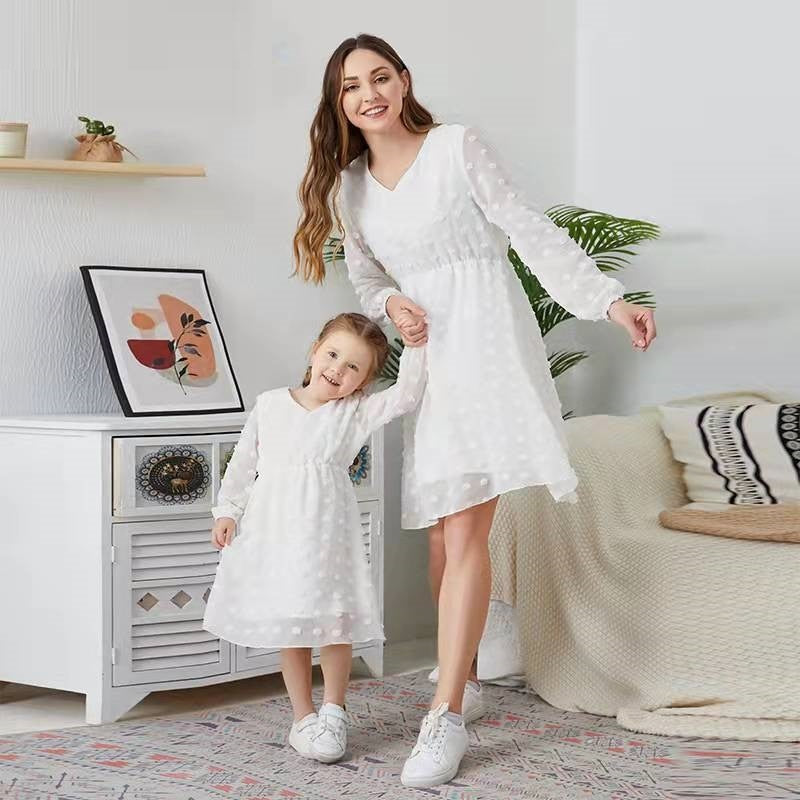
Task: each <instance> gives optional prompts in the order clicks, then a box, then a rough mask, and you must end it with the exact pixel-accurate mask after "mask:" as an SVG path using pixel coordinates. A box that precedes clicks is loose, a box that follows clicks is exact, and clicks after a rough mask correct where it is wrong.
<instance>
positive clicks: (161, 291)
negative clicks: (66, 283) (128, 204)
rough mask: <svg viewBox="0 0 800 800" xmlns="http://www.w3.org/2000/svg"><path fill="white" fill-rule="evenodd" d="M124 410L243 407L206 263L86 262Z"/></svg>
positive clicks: (85, 274)
mask: <svg viewBox="0 0 800 800" xmlns="http://www.w3.org/2000/svg"><path fill="white" fill-rule="evenodd" d="M81 273H82V275H83V281H84V285H85V286H86V292H87V294H88V297H89V305H90V306H91V309H92V314H93V315H94V320H95V324H96V325H97V331H98V333H99V335H100V343H101V345H102V347H103V354H104V355H105V359H106V364H107V365H108V369H109V372H110V374H111V380H112V382H113V384H114V389H115V390H116V393H117V397H118V398H119V402H120V405H121V406H122V409H123V411H124V413H125V415H126V416H129V417H133V416H153V415H166V414H170V415H171V414H210V413H220V412H226V411H241V410H243V408H244V406H243V405H242V397H241V394H240V392H239V386H238V384H237V383H236V378H235V376H234V374H233V368H232V367H231V363H230V360H229V358H228V352H227V350H226V348H225V340H224V339H223V337H222V330H221V329H220V327H219V323H218V321H217V318H216V314H215V313H214V307H213V305H212V303H211V296H210V294H209V292H208V284H207V283H206V277H205V272H204V271H203V270H201V269H149V268H145V267H99V266H98V267H88V266H87V267H81Z"/></svg>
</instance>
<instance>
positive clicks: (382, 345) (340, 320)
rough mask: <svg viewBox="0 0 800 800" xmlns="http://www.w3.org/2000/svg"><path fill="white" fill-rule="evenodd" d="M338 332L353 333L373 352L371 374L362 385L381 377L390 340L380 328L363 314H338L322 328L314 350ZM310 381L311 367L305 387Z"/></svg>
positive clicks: (307, 373) (304, 381)
mask: <svg viewBox="0 0 800 800" xmlns="http://www.w3.org/2000/svg"><path fill="white" fill-rule="evenodd" d="M337 331H345V332H347V333H352V334H353V335H354V336H357V337H358V338H359V339H361V341H362V342H364V344H366V345H367V346H368V347H369V348H370V349H371V350H372V356H373V358H372V365H371V367H370V370H369V372H368V373H367V374H366V375H365V376H364V382H363V383H362V384H361V386H362V387H364V386H366V385H367V384H368V383H370V382H371V381H373V380H375V378H376V377H377V376H378V375H380V373H381V372H382V370H383V368H384V366H385V365H386V359H387V358H388V357H389V340H388V339H387V338H386V335H385V334H384V332H383V331H382V330H381V329H380V327H379V326H378V325H376V324H375V323H374V322H373V321H372V320H371V319H369V318H368V317H365V316H364V315H363V314H354V313H346V314H338V315H337V316H335V317H334V318H333V319H329V320H328V321H327V322H326V323H325V324H324V325H323V326H322V330H321V331H320V334H319V336H318V337H317V340H316V341H315V342H314V348H313V349H316V347H318V346H319V345H320V344H322V342H324V341H325V339H327V338H328V337H329V336H330V335H331V334H333V333H336V332H337ZM310 381H311V367H310V366H309V367H308V368H307V369H306V374H305V376H304V377H303V386H308V384H309V382H310Z"/></svg>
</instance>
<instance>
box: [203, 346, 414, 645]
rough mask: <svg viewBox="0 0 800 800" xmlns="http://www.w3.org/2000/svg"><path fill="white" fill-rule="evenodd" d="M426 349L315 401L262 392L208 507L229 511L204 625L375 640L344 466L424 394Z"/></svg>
mask: <svg viewBox="0 0 800 800" xmlns="http://www.w3.org/2000/svg"><path fill="white" fill-rule="evenodd" d="M425 350H426V348H417V349H416V350H409V351H408V352H407V353H404V354H403V356H402V357H401V359H400V373H399V377H398V380H397V383H395V384H394V386H392V387H390V388H389V389H386V390H385V391H382V392H377V393H375V394H371V395H353V396H351V397H347V398H343V399H341V400H335V401H330V402H328V403H325V404H324V405H322V406H320V407H319V408H317V409H316V410H314V411H309V410H307V409H305V408H304V407H303V406H301V405H299V404H298V403H297V401H296V400H295V399H294V398H293V397H292V395H291V393H290V391H289V389H288V388H286V387H284V388H281V389H274V390H272V391H268V392H264V393H263V394H261V395H259V397H258V399H257V400H256V403H255V406H254V408H253V410H252V412H251V413H250V415H249V417H248V419H247V422H246V424H245V426H244V429H243V430H242V434H241V436H240V438H239V441H238V443H237V445H236V448H235V450H234V452H233V456H232V457H231V460H230V463H229V464H228V467H227V469H226V471H225V476H224V478H223V481H222V486H221V487H220V491H219V497H218V503H217V505H216V506H214V508H213V509H212V511H213V514H214V518H215V519H219V518H220V517H230V518H231V519H233V520H235V521H236V523H237V524H236V535H235V537H234V539H233V542H232V544H230V545H228V546H227V547H225V548H224V549H223V551H222V553H221V559H220V563H219V566H218V568H217V575H216V579H215V581H214V586H213V588H212V590H211V594H210V596H209V598H208V604H207V606H206V613H205V618H204V621H203V626H204V627H205V629H206V630H208V631H211V632H212V633H214V634H216V635H217V636H221V637H222V638H224V639H227V640H228V641H230V642H235V643H236V644H240V645H244V646H248V647H270V648H272V647H274V648H279V647H319V646H322V645H328V644H343V643H353V642H365V641H370V640H380V639H383V638H384V636H383V628H382V625H381V617H380V605H379V602H378V598H377V592H376V588H377V587H375V586H373V585H372V582H371V580H370V569H369V564H368V561H367V556H366V552H365V550H364V542H363V532H362V528H361V519H360V513H359V510H358V504H357V499H356V494H355V489H354V488H353V484H352V482H351V480H350V475H349V471H348V470H349V467H350V465H351V464H352V463H353V459H354V458H355V457H356V455H357V453H358V451H359V449H360V448H361V447H362V446H363V444H364V442H365V441H366V440H367V438H368V437H369V435H370V434H371V433H372V432H373V431H375V430H377V429H378V428H379V427H381V426H382V425H384V424H385V423H387V422H389V421H390V420H392V419H394V418H395V417H398V416H401V415H402V414H405V413H407V412H408V411H411V410H412V409H413V408H414V407H415V406H416V404H417V402H418V401H419V398H420V397H421V394H422V391H423V387H424V384H425V379H426V375H427V369H426V353H425Z"/></svg>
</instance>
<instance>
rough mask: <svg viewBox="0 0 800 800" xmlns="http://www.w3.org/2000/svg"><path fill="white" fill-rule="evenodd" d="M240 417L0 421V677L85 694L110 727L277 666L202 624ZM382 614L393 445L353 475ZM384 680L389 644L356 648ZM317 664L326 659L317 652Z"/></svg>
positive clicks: (372, 452)
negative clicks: (213, 533) (195, 691)
mask: <svg viewBox="0 0 800 800" xmlns="http://www.w3.org/2000/svg"><path fill="white" fill-rule="evenodd" d="M244 420H245V415H244V414H224V415H221V414H211V415H202V416H185V417H161V418H146V417H144V418H143V417H138V418H125V417H119V416H69V417H29V418H20V419H5V420H0V453H2V458H0V486H3V492H4V496H3V498H2V500H3V508H4V513H5V516H6V522H7V524H8V526H9V527H7V530H13V531H14V535H13V536H12V535H7V536H5V537H4V548H5V553H4V555H3V558H2V559H0V609H2V610H3V611H2V615H3V616H2V647H0V680H5V681H12V682H18V683H29V684H33V685H40V686H49V687H52V688H58V689H66V690H70V691H76V692H82V693H84V694H86V697H87V710H86V718H87V722H93V723H99V722H110V721H113V720H114V719H116V718H118V717H119V716H120V715H121V714H123V713H124V712H125V711H126V710H127V709H129V708H131V707H132V706H133V705H135V704H136V703H137V702H138V701H139V700H141V699H142V698H143V697H145V696H146V695H147V694H148V693H149V692H151V691H158V690H162V689H175V688H180V687H188V686H200V685H206V684H211V683H217V682H221V681H228V680H234V679H236V678H240V677H250V676H252V675H258V674H265V673H269V672H275V671H277V670H278V669H279V668H280V654H279V652H278V651H277V650H263V649H257V648H249V647H239V646H236V645H233V644H231V643H230V642H227V641H225V640H222V639H219V638H218V637H216V636H214V635H212V634H210V633H208V632H207V631H204V630H203V627H202V621H203V614H204V612H205V604H206V602H207V600H208V596H209V592H210V587H211V585H212V583H213V581H214V574H215V571H216V566H217V563H218V561H219V554H218V553H217V551H216V550H214V549H213V548H212V547H211V545H210V543H209V542H210V530H211V525H212V523H213V520H212V519H211V516H210V509H211V507H212V505H214V503H215V501H216V495H217V492H218V491H219V485H220V482H221V479H222V475H223V474H224V470H225V467H226V465H227V463H228V460H229V458H230V455H231V452H232V450H233V447H234V445H235V443H236V440H237V438H238V434H239V431H240V430H241V426H242V425H243V424H244ZM351 478H352V479H353V482H354V484H355V487H356V493H357V495H358V499H359V506H360V509H361V522H362V527H363V532H364V548H365V552H366V554H367V556H368V557H369V559H370V564H371V569H372V579H373V584H374V585H375V586H376V587H377V588H378V592H379V598H380V602H381V618H383V539H382V527H383V526H382V521H383V489H382V485H383V439H382V434H381V433H378V434H375V435H374V436H373V437H372V438H371V439H370V441H369V442H366V443H365V445H364V447H363V448H362V450H361V453H360V454H359V457H358V459H357V460H356V462H355V463H354V465H353V467H352V468H351ZM354 654H355V655H358V656H361V657H362V658H363V659H364V661H365V662H366V663H367V665H368V666H369V668H370V670H371V671H372V672H373V674H375V675H379V674H381V672H382V668H383V647H382V643H381V642H368V643H364V644H359V645H356V647H355V648H354ZM314 655H315V658H316V657H318V653H316V652H315V654H314Z"/></svg>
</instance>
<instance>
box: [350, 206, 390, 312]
mask: <svg viewBox="0 0 800 800" xmlns="http://www.w3.org/2000/svg"><path fill="white" fill-rule="evenodd" d="M342 224H343V225H344V231H345V236H344V258H345V262H346V263H347V274H348V275H349V277H350V282H351V283H352V284H353V288H354V289H355V290H356V294H357V295H358V299H359V300H360V301H361V307H362V308H363V309H364V313H365V314H366V315H367V316H368V317H369V318H370V319H371V320H373V322H377V323H378V324H379V325H388V324H389V323H390V322H391V320H390V319H389V317H388V315H387V314H386V301H387V300H388V299H389V298H390V297H391V296H392V295H395V294H400V293H401V292H400V289H399V288H398V286H397V284H396V283H395V282H394V281H393V280H392V279H391V278H390V277H389V276H388V275H387V274H386V270H385V269H384V268H383V267H382V266H381V265H380V264H379V263H378V261H377V260H376V259H375V258H374V257H373V255H372V253H371V251H370V249H369V247H367V245H366V243H365V242H364V237H363V235H362V234H361V232H360V231H359V230H358V228H357V226H355V225H354V224H353V222H352V219H351V218H350V216H349V214H348V213H347V210H346V209H344V211H343V214H342Z"/></svg>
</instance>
